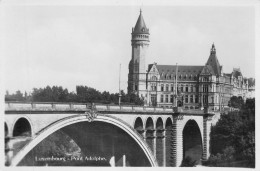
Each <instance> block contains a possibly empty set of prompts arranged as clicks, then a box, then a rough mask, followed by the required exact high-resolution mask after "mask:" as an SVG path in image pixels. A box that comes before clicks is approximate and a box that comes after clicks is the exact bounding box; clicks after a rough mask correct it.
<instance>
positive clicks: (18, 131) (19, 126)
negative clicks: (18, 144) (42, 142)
mask: <svg viewBox="0 0 260 171" xmlns="http://www.w3.org/2000/svg"><path fill="white" fill-rule="evenodd" d="M16 136H27V137H28V136H32V126H31V124H30V122H29V121H28V119H26V118H24V117H21V118H19V119H18V120H17V121H16V122H15V124H14V128H13V137H16Z"/></svg>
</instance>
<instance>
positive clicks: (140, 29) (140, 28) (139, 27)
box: [133, 10, 149, 34]
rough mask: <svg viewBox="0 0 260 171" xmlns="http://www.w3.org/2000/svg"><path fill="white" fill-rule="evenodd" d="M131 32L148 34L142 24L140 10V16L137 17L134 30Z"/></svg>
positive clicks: (143, 23) (142, 19)
mask: <svg viewBox="0 0 260 171" xmlns="http://www.w3.org/2000/svg"><path fill="white" fill-rule="evenodd" d="M133 32H134V33H148V34H149V29H148V28H147V27H146V25H145V22H144V18H143V15H142V10H140V15H139V17H138V20H137V22H136V24H135V28H134V31H133Z"/></svg>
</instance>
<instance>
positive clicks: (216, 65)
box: [206, 44, 221, 75]
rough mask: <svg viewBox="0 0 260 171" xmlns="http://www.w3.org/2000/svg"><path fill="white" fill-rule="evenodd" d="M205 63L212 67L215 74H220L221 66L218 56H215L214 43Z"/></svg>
mask: <svg viewBox="0 0 260 171" xmlns="http://www.w3.org/2000/svg"><path fill="white" fill-rule="evenodd" d="M206 65H210V66H211V67H212V68H213V70H214V73H215V74H216V75H221V66H220V64H219V61H218V58H217V56H216V49H215V45H214V44H212V48H211V52H210V56H209V59H208V61H207V63H206Z"/></svg>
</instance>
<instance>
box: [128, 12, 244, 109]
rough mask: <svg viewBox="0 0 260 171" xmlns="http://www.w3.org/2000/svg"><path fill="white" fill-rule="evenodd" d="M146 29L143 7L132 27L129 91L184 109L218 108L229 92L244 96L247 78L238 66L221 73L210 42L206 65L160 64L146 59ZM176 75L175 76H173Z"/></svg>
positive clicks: (153, 102)
mask: <svg viewBox="0 0 260 171" xmlns="http://www.w3.org/2000/svg"><path fill="white" fill-rule="evenodd" d="M149 35H150V34H149V29H148V28H147V27H146V25H145V22H144V19H143V16H142V11H140V15H139V18H138V20H137V22H136V25H135V27H134V28H133V29H132V40H131V42H132V59H131V61H130V63H129V74H128V93H132V92H134V93H136V94H138V95H139V96H140V97H142V98H143V99H144V100H145V104H146V105H149V106H160V107H168V108H171V107H173V106H175V105H178V106H183V107H184V108H186V109H198V108H201V107H205V106H206V107H208V108H209V109H210V110H221V109H223V108H225V107H227V106H228V102H229V100H230V97H231V96H233V95H234V96H241V97H243V98H246V96H247V93H248V80H247V79H246V78H243V75H242V73H241V71H240V69H233V72H232V73H229V74H227V73H223V67H222V66H221V65H220V63H219V61H218V58H217V55H216V48H215V45H214V44H213V45H212V47H211V49H210V55H209V58H208V60H207V62H206V64H205V65H201V66H190V65H189V66H188V65H159V64H157V63H154V64H149V65H148V67H147V65H146V63H145V58H146V52H147V50H148V47H149V43H150V41H149ZM176 76H177V79H176Z"/></svg>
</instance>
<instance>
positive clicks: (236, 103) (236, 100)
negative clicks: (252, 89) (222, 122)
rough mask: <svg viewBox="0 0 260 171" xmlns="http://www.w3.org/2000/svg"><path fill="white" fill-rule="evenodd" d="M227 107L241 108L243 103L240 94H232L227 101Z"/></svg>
mask: <svg viewBox="0 0 260 171" xmlns="http://www.w3.org/2000/svg"><path fill="white" fill-rule="evenodd" d="M228 104H229V107H234V108H239V109H241V108H242V107H243V105H244V100H243V98H242V97H241V96H239V97H237V96H232V97H231V98H230V101H229V103H228Z"/></svg>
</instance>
